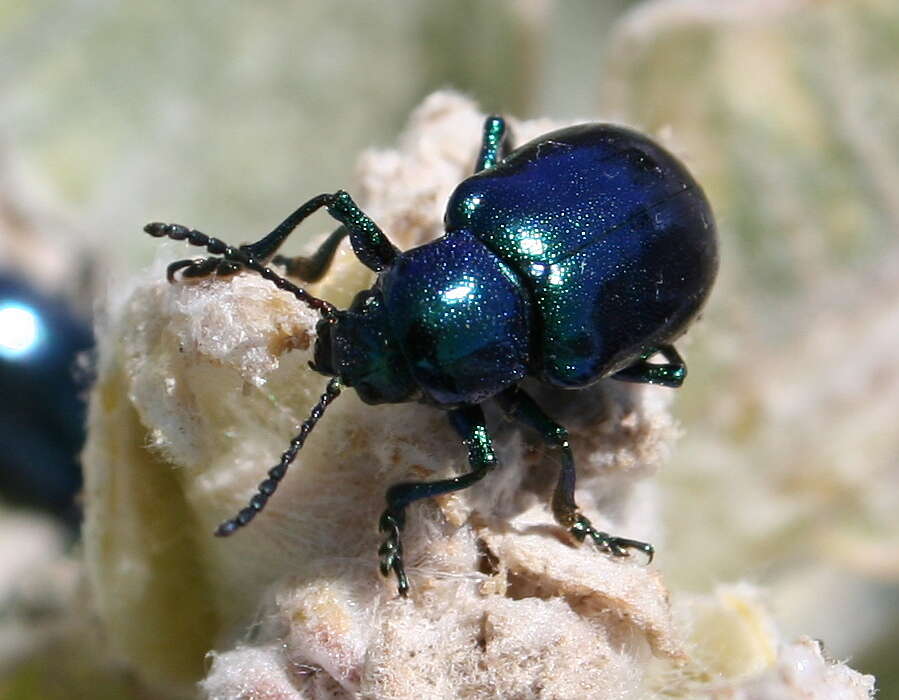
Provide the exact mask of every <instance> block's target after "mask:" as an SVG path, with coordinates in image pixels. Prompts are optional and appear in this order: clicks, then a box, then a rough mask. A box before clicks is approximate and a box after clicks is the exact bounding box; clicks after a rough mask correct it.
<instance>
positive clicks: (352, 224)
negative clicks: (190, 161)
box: [168, 190, 397, 281]
mask: <svg viewBox="0 0 899 700" xmlns="http://www.w3.org/2000/svg"><path fill="white" fill-rule="evenodd" d="M322 208H325V209H327V211H328V213H329V214H330V215H331V216H332V217H333V218H334V219H336V220H337V221H339V222H340V223H341V224H342V226H340V228H338V229H337V230H336V231H334V232H333V233H332V234H331V235H330V236H329V237H328V238H327V239H326V240H325V241H324V243H322V245H321V246H320V247H319V249H318V251H316V252H315V253H314V254H313V255H312V256H311V257H308V258H306V257H299V258H285V257H283V256H278V259H277V261H278V262H279V263H282V264H286V265H287V267H288V272H290V273H291V274H297V273H298V274H299V276H300V278H301V279H305V280H306V281H314V280H315V279H318V278H319V277H321V276H322V274H324V272H325V270H326V269H327V267H328V265H330V263H331V260H332V259H333V258H334V253H335V252H336V251H337V246H338V244H339V243H340V241H341V240H342V239H343V238H344V237H345V236H347V235H348V236H349V237H350V241H351V242H352V244H353V251H354V252H355V253H356V257H358V258H359V260H360V261H361V262H362V264H363V265H365V266H366V267H368V268H370V269H372V270H374V271H375V272H380V271H381V270H383V269H384V268H385V267H388V266H389V265H390V264H391V263H392V262H393V259H394V258H395V257H396V254H397V249H396V248H395V247H394V245H393V244H392V243H391V242H390V241H389V240H388V238H387V236H385V235H384V232H383V231H381V229H380V228H378V226H377V224H375V222H374V221H372V220H371V219H370V218H369V217H368V216H367V215H366V214H365V213H364V212H363V211H362V210H361V209H360V208H359V207H358V206H357V205H356V203H355V202H354V201H353V198H352V197H350V195H349V194H347V193H346V192H344V191H343V190H338V191H337V192H335V193H333V194H320V195H318V196H317V197H313V198H312V199H310V200H309V201H308V202H306V203H305V204H303V205H301V206H300V207H298V208H297V209H296V210H295V211H294V212H293V213H291V214H290V216H288V217H287V218H286V219H284V221H282V222H281V223H280V224H278V225H277V226H276V227H275V228H274V230H273V231H272V232H271V233H269V234H267V235H266V236H264V237H262V238H260V239H259V240H258V241H256V242H255V243H250V244H247V245H242V246H240V248H239V249H240V251H241V252H242V253H243V254H244V255H245V256H246V257H248V258H251V259H252V260H255V261H256V262H258V263H260V264H262V265H265V264H266V263H267V262H268V261H269V260H272V259H273V257H274V256H275V253H276V252H277V251H278V249H279V248H280V247H281V245H282V244H283V243H284V241H285V240H287V237H288V236H290V234H291V233H293V231H294V230H295V229H296V228H297V227H298V226H299V225H300V224H301V223H302V222H303V221H304V220H305V219H307V218H308V217H309V216H311V215H312V214H314V213H315V212H317V211H318V210H319V209H322ZM240 269H241V266H240V265H239V264H237V263H235V262H234V261H230V260H223V259H222V258H217V257H213V258H200V259H197V260H179V261H177V262H174V263H172V264H171V265H169V272H168V274H169V279H170V280H172V279H174V274H175V272H177V271H178V270H183V272H182V273H181V276H182V277H205V276H207V275H210V274H212V273H215V274H216V275H222V276H224V275H230V274H233V273H235V272H238V271H239V270H240Z"/></svg>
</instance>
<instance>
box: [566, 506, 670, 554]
mask: <svg viewBox="0 0 899 700" xmlns="http://www.w3.org/2000/svg"><path fill="white" fill-rule="evenodd" d="M568 531H569V532H570V533H571V535H572V536H573V537H574V538H575V539H576V540H577V541H578V542H583V541H584V540H585V539H587V537H589V538H590V539H592V540H593V543H594V544H595V545H596V547H597V548H598V549H599V550H600V551H601V552H605V553H606V554H611V555H612V556H615V557H629V556H630V554H631V550H637V551H639V552H642V553H643V554H644V555H646V558H647V562H646V563H647V564H651V563H652V559H653V556H654V555H655V548H654V547H653V546H652V545H651V544H649V543H648V542H641V541H640V540H631V539H628V538H626V537H614V536H612V535H610V534H609V533H607V532H602V531H600V530H597V529H596V528H594V527H593V525H591V524H590V521H589V520H588V519H587V518H586V517H584V516H583V515H580V514H578V516H577V520H576V521H575V523H574V525H572V526H571V527H570V528H569V529H568Z"/></svg>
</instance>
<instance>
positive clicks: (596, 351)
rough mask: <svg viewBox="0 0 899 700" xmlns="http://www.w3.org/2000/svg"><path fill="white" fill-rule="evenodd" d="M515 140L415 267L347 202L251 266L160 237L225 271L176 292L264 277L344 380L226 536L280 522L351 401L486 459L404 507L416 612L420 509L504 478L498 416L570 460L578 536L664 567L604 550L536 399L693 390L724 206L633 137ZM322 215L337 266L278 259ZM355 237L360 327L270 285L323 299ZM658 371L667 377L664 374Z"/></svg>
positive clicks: (390, 549)
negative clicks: (328, 273)
mask: <svg viewBox="0 0 899 700" xmlns="http://www.w3.org/2000/svg"><path fill="white" fill-rule="evenodd" d="M505 131H506V127H505V122H504V121H503V120H502V119H501V118H499V117H489V118H488V119H487V122H486V124H485V126H484V135H483V142H482V146H481V151H480V155H479V157H478V162H477V167H476V169H475V174H474V175H473V176H471V177H469V178H468V179H466V180H464V181H463V182H462V183H460V184H459V186H458V187H457V188H456V190H455V191H454V192H453V194H452V196H451V197H450V201H449V204H448V206H447V210H446V216H445V225H446V234H445V235H444V236H443V237H441V238H439V239H437V240H435V241H433V242H431V243H428V244H426V245H423V246H420V247H418V248H415V249H413V250H409V251H406V252H399V251H398V250H397V249H396V248H395V247H394V246H393V245H392V244H391V243H390V241H389V240H388V239H387V238H386V237H385V236H384V234H383V233H382V232H381V230H380V229H379V228H378V227H377V225H376V224H375V223H374V222H373V221H372V220H371V219H369V218H368V217H367V216H366V215H365V214H364V213H363V212H362V211H361V210H360V209H359V208H358V207H357V206H356V204H355V203H354V202H353V200H352V199H351V198H350V196H349V195H348V194H347V193H346V192H343V191H340V192H337V193H335V194H323V195H319V196H318V197H315V198H313V199H311V200H309V201H308V202H307V203H306V204H304V205H303V206H301V207H300V208H299V209H297V210H296V211H295V212H294V213H293V214H291V215H290V216H289V217H288V218H287V219H286V220H285V221H284V222H283V223H282V224H281V225H279V226H278V227H277V228H276V229H275V230H274V231H272V232H271V233H270V234H268V235H267V236H265V237H264V238H262V239H261V240H259V241H257V242H256V243H253V244H251V245H245V246H241V247H240V248H233V247H231V246H228V245H226V244H224V243H223V242H221V241H219V240H217V239H215V238H210V237H209V236H207V235H205V234H203V233H200V232H199V231H195V230H189V229H187V228H186V227H184V226H179V225H177V224H161V223H153V224H149V225H147V226H146V227H145V230H146V231H147V233H149V234H151V235H153V236H158V237H161V236H168V237H169V238H173V239H176V240H187V241H188V242H189V243H192V244H193V245H197V246H201V247H205V248H206V249H207V250H208V251H209V252H210V253H212V254H213V255H214V256H221V257H210V258H201V259H196V260H181V261H179V262H176V263H173V264H172V265H170V266H169V272H168V275H169V279H170V280H174V279H175V273H176V272H178V271H182V273H181V274H182V276H183V277H203V276H206V275H210V274H216V275H228V274H233V273H234V272H237V271H239V270H240V269H242V268H247V269H250V270H253V271H255V272H257V273H259V274H261V275H262V276H263V277H265V278H266V279H269V280H271V281H272V282H273V283H274V284H276V285H277V286H278V287H279V288H281V289H285V290H287V291H289V292H291V293H293V294H294V295H295V296H296V297H297V299H299V300H300V301H302V302H304V303H306V304H308V305H310V306H311V307H313V308H315V309H317V310H318V311H319V312H320V313H321V315H322V320H321V321H320V322H319V323H318V327H317V331H318V337H317V340H316V344H315V355H314V357H315V359H314V362H313V363H312V367H313V369H315V370H317V371H318V372H321V373H322V374H324V375H326V376H330V377H333V378H332V379H331V381H330V382H329V383H328V386H327V389H326V391H325V393H324V394H323V395H322V397H321V399H320V400H319V402H318V403H317V404H316V406H315V407H314V408H313V410H312V413H311V415H310V416H309V418H308V419H307V420H306V422H305V423H304V424H303V426H302V429H301V430H300V432H299V434H297V436H296V437H295V438H294V439H293V440H292V441H291V445H290V447H289V448H288V450H287V451H285V452H284V454H283V455H282V457H281V461H280V463H279V464H278V465H276V466H275V467H273V468H272V469H271V470H270V471H269V473H268V477H267V478H266V479H265V480H264V481H263V482H262V483H261V484H260V485H259V489H258V491H257V493H256V494H255V495H254V496H253V498H252V499H251V500H250V502H249V504H248V505H247V507H246V508H244V509H243V510H241V511H240V513H238V514H237V516H235V517H234V518H232V519H230V520H227V521H225V522H224V523H222V524H221V525H220V526H219V528H218V530H217V531H216V534H217V535H220V536H226V535H230V534H232V533H233V532H234V531H236V530H237V529H238V528H240V527H241V526H243V525H246V524H247V523H248V522H250V520H252V519H253V518H254V517H255V516H256V514H257V513H258V512H259V511H261V510H262V508H263V507H264V506H265V504H266V503H267V502H268V499H269V497H270V496H271V495H272V494H273V493H274V492H275V489H276V488H277V486H278V483H279V482H280V481H281V479H282V478H283V477H284V474H285V472H286V471H287V467H288V466H289V465H290V463H291V462H292V461H293V459H294V458H295V456H296V454H297V452H298V451H299V450H300V448H301V447H302V445H303V443H304V442H305V440H306V437H307V435H308V434H309V433H310V432H311V430H312V429H313V427H314V426H315V424H316V423H317V422H318V420H319V418H320V417H321V416H322V414H323V413H324V410H325V408H326V407H327V406H328V404H329V403H330V402H331V401H333V400H334V398H336V397H337V395H338V394H339V393H340V390H341V387H343V386H350V387H353V388H354V389H355V390H356V392H357V393H358V394H359V396H360V397H361V398H362V400H363V401H365V402H367V403H371V404H377V403H398V402H404V401H421V402H424V403H427V404H431V405H434V406H436V407H438V408H442V409H444V410H447V411H448V412H449V419H450V422H451V424H452V425H453V427H454V428H455V429H456V431H457V432H458V433H459V435H460V437H461V438H462V441H463V442H464V444H465V445H467V447H468V460H469V463H470V466H471V471H469V472H467V473H465V474H462V475H460V476H456V477H453V478H451V479H445V480H443V481H434V482H410V483H401V484H397V485H395V486H393V487H391V488H390V489H388V491H387V508H386V510H385V511H384V513H383V515H382V516H381V520H380V528H381V530H382V531H383V532H385V533H386V539H385V541H384V543H383V545H382V546H381V549H380V564H381V572H382V573H383V574H384V575H387V574H389V573H390V571H391V570H392V571H393V572H394V573H395V574H396V577H397V582H398V587H399V592H400V594H402V595H406V593H407V592H408V590H409V583H408V580H407V578H406V574H405V571H404V568H403V550H402V544H401V541H400V532H401V530H402V528H403V525H404V521H405V510H406V506H408V505H409V504H410V503H412V502H413V501H416V500H419V499H421V498H427V497H430V496H435V495H438V494H442V493H447V492H450V491H455V490H458V489H462V488H466V487H467V486H470V485H471V484H473V483H475V482H476V481H478V480H479V479H481V478H482V477H483V476H484V475H485V474H487V472H489V471H490V470H491V469H493V468H494V467H495V466H496V457H495V455H494V451H493V447H492V444H491V440H490V434H489V431H488V429H487V425H486V423H485V420H484V413H483V411H482V409H481V404H482V403H483V402H484V401H487V400H488V399H496V401H497V402H498V403H499V405H500V406H501V408H502V409H503V410H504V411H505V412H506V413H507V414H509V415H510V416H512V417H513V418H515V419H517V420H519V421H521V422H522V423H523V424H525V425H527V426H529V427H531V428H533V429H535V430H537V431H538V432H539V433H540V435H541V436H542V437H543V439H544V441H545V442H546V443H547V444H548V445H549V446H551V447H553V448H555V449H557V450H558V453H559V456H560V458H561V473H560V476H559V481H558V485H557V487H556V490H555V493H554V496H553V499H552V508H553V514H554V515H555V518H556V520H557V521H558V522H559V524H560V525H562V526H563V527H564V528H566V529H567V530H568V531H569V532H570V533H571V534H572V535H573V536H574V537H575V538H576V539H577V540H579V541H583V540H584V539H585V538H586V537H588V536H589V537H590V538H591V539H592V540H593V541H594V542H595V543H596V545H597V546H598V547H599V548H600V549H601V550H603V551H605V552H609V553H611V554H613V555H616V556H625V555H627V554H628V551H629V550H630V549H637V550H640V551H642V552H644V553H645V554H647V555H648V556H649V557H650V558H651V557H652V554H653V548H652V546H651V545H649V544H646V543H643V542H638V541H636V540H629V539H624V538H621V537H613V536H611V535H608V534H607V533H604V532H599V531H597V530H595V529H594V528H593V526H592V525H591V524H590V521H589V520H587V518H586V517H584V516H583V515H582V514H581V513H580V512H579V511H578V507H577V504H576V503H575V500H574V489H575V468H574V460H573V457H572V454H571V448H570V446H569V444H568V437H567V433H566V431H565V429H564V428H562V427H561V426H560V425H558V424H556V423H554V422H553V421H552V420H551V419H550V418H548V417H547V416H546V415H545V414H544V413H543V411H542V410H541V409H540V408H539V406H538V405H537V404H536V403H535V402H534V401H533V399H531V398H530V397H529V396H528V395H527V394H526V393H525V392H524V391H523V390H522V389H521V388H520V387H519V383H520V382H521V381H522V380H523V379H524V378H525V377H534V378H536V379H538V380H540V381H542V382H546V383H548V384H551V385H553V386H557V387H563V388H569V389H577V388H581V387H585V386H588V385H590V384H592V383H594V382H596V381H597V380H599V379H601V378H603V377H612V378H613V379H620V380H624V381H631V382H645V383H650V384H661V385H664V386H670V387H677V386H680V384H681V383H682V382H683V380H684V377H685V376H686V367H685V365H684V363H683V360H681V358H680V356H679V355H678V353H677V351H676V350H675V349H674V347H673V346H672V345H671V343H672V342H673V341H674V340H675V339H676V338H677V337H678V336H680V335H681V334H682V333H683V332H684V331H685V330H686V328H687V326H688V325H689V323H690V322H691V321H692V320H693V319H694V318H695V317H696V315H697V314H698V312H699V310H700V309H701V308H702V305H703V303H704V302H705V300H706V298H707V296H708V294H709V291H710V290H711V287H712V283H713V281H714V279H715V274H716V271H717V268H718V251H717V243H716V235H715V225H714V222H713V219H712V214H711V211H710V209H709V204H708V202H707V201H706V198H705V196H704V195H703V193H702V190H701V189H700V187H699V185H698V184H697V183H696V182H695V180H693V178H692V177H691V176H690V174H689V173H688V172H687V171H686V169H685V168H684V166H683V165H681V163H680V162H678V160H677V159H676V158H674V157H673V156H672V155H671V154H670V153H668V152H667V151H665V150H664V149H662V148H661V147H660V146H659V145H657V144H656V143H654V142H653V141H651V140H650V139H648V138H646V137H645V136H642V135H640V134H638V133H636V132H634V131H631V130H629V129H624V128H621V127H617V126H610V125H606V124H585V125H581V126H575V127H570V128H567V129H560V130H558V131H554V132H552V133H549V134H546V135H544V136H541V137H540V138H538V139H536V140H534V141H531V142H530V143H527V144H525V145H524V146H521V147H520V148H517V149H515V150H510V149H509V148H508V147H507V146H506V145H505V144H506V139H504V136H505ZM322 207H324V208H326V209H327V211H328V212H329V213H330V214H331V216H333V217H334V218H335V219H337V220H338V221H339V222H340V223H341V224H342V225H341V226H340V228H338V229H337V230H336V231H334V233H333V234H331V236H330V237H329V238H328V239H327V240H326V241H325V243H324V244H323V245H322V246H321V247H320V248H319V250H318V251H317V252H316V253H315V254H314V255H312V256H311V257H298V258H284V257H282V256H278V255H275V253H276V251H277V249H278V247H279V246H280V245H281V243H283V241H284V240H285V239H286V238H287V236H288V235H289V234H290V233H291V232H292V231H293V230H294V229H295V228H296V227H297V225H299V223H300V222H301V221H302V220H303V219H305V218H306V217H307V216H309V215H310V214H312V213H313V212H315V211H316V210H318V209H320V208H322ZM345 236H349V237H350V241H351V243H352V246H353V250H354V251H355V253H356V255H357V256H358V258H359V259H360V260H361V261H362V262H363V263H364V264H365V265H367V266H368V267H369V268H371V269H372V270H374V271H375V272H377V273H378V277H377V280H376V281H375V284H374V285H373V286H372V288H371V289H368V290H365V291H362V292H359V294H357V295H356V298H355V299H354V300H353V303H352V304H351V306H350V308H349V309H347V310H346V311H339V310H337V309H336V308H334V307H333V306H332V305H331V304H329V303H328V302H326V301H323V300H321V299H317V298H316V297H313V296H312V295H310V294H309V293H308V292H306V291H305V290H303V289H300V288H299V287H296V286H295V285H293V284H292V283H291V282H289V281H287V280H286V279H284V278H283V277H281V276H280V275H278V274H276V273H275V272H273V271H272V270H271V269H270V268H268V267H266V264H267V263H268V262H269V261H271V262H273V263H275V264H279V265H283V266H285V268H286V270H287V274H288V275H292V276H296V277H299V278H301V279H303V280H306V281H314V280H316V279H318V278H319V277H321V275H322V274H323V273H324V271H325V270H326V269H327V267H328V265H329V263H330V261H331V260H332V259H333V256H334V252H335V250H336V248H337V245H338V243H339V242H340V241H341V240H342V239H343V238H344V237H345ZM656 354H660V355H661V356H662V357H663V358H664V360H665V362H664V363H663V364H660V363H651V362H649V359H650V358H651V357H652V356H653V355H656Z"/></svg>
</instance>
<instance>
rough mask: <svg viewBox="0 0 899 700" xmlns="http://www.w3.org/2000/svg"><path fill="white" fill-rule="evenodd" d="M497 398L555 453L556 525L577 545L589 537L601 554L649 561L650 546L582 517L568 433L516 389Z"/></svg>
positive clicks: (513, 416) (553, 503)
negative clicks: (636, 555)
mask: <svg viewBox="0 0 899 700" xmlns="http://www.w3.org/2000/svg"><path fill="white" fill-rule="evenodd" d="M496 398H497V401H498V402H499V405H500V407H501V408H502V409H503V411H505V412H506V413H507V414H508V415H509V416H511V417H512V418H514V419H515V420H517V421H519V422H521V423H523V424H524V425H526V426H528V427H530V428H532V429H534V430H536V431H537V432H538V433H539V434H540V436H541V437H542V438H543V441H544V442H545V443H546V444H547V445H549V446H550V447H552V448H554V449H556V450H558V453H559V458H560V461H561V470H560V472H559V480H558V482H557V483H556V489H555V491H554V492H553V498H552V511H553V516H554V517H555V519H556V522H558V523H559V524H560V525H561V526H562V527H564V528H565V529H566V530H568V532H569V533H571V535H572V537H574V538H575V539H576V540H577V541H578V542H583V541H584V540H585V539H587V537H589V538H590V539H592V540H593V542H594V543H595V544H596V546H597V547H599V549H600V550H602V551H603V552H608V553H609V554H613V555H614V556H616V557H624V556H628V555H629V553H630V551H629V550H631V549H636V550H639V551H640V552H643V554H645V555H646V556H647V557H648V558H649V561H652V557H653V554H654V553H655V550H654V549H653V546H652V545H651V544H648V543H646V542H640V541H639V540H631V539H627V538H625V537H614V536H612V535H610V534H608V533H607V532H602V531H600V530H597V529H596V528H594V527H593V525H592V524H591V523H590V520H589V519H587V517H586V516H585V515H583V514H581V512H580V510H579V509H578V507H577V502H576V501H575V499H574V489H575V484H576V472H575V466H574V455H572V453H571V446H570V445H569V444H568V431H567V430H565V428H563V427H562V426H561V425H559V424H558V423H555V422H553V421H552V420H550V418H549V417H548V416H547V415H546V414H545V413H544V412H543V410H542V409H541V408H540V406H538V405H537V402H536V401H534V400H533V399H532V398H531V397H530V396H528V394H526V393H525V392H524V391H523V390H521V389H519V388H518V387H512V388H510V389H506V390H505V391H503V392H502V393H500V394H499V395H498V396H497V397H496Z"/></svg>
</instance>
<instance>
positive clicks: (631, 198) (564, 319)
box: [446, 124, 718, 387]
mask: <svg viewBox="0 0 899 700" xmlns="http://www.w3.org/2000/svg"><path fill="white" fill-rule="evenodd" d="M446 225H447V230H448V231H449V232H453V231H458V230H466V231H471V232H472V233H474V234H475V236H477V238H478V239H479V240H481V241H483V242H484V244H485V245H487V246H488V247H489V248H490V249H491V250H492V251H493V252H494V253H495V254H496V255H497V256H499V257H500V258H501V259H503V260H504V261H506V262H507V263H509V264H510V265H511V266H512V268H513V269H514V270H515V271H516V272H517V273H518V274H519V275H520V276H521V278H522V282H523V284H525V286H526V287H527V288H528V290H529V292H530V295H531V298H532V300H533V302H534V303H535V304H536V306H537V308H538V309H539V317H540V321H541V324H540V327H539V331H538V332H539V337H538V338H535V339H534V344H533V345H532V353H533V354H534V356H535V357H536V358H539V359H538V360H537V364H538V365H539V368H540V369H539V374H540V376H541V378H542V379H544V380H545V381H548V382H550V383H553V384H556V385H560V386H566V387H579V386H585V385H587V384H590V383H592V382H594V381H596V380H597V379H598V378H600V377H602V376H606V375H608V374H612V373H614V372H615V371H616V370H619V369H623V368H625V367H626V366H628V365H629V364H631V363H633V362H635V361H637V360H639V359H640V358H641V357H643V356H645V355H646V354H647V353H652V352H655V351H656V350H657V349H659V347H660V346H661V345H664V344H666V343H670V342H671V340H673V339H674V338H676V337H677V336H679V335H680V334H681V333H682V332H683V331H684V330H685V329H686V327H687V324H688V323H689V321H690V320H691V319H692V318H693V317H694V316H695V315H696V313H697V312H698V310H699V309H700V307H701V306H702V304H703V302H704V301H705V299H706V297H707V295H708V293H709V291H710V289H711V287H712V282H713V280H714V278H715V273H716V270H717V263H718V256H717V247H716V243H715V230H714V223H713V219H712V216H711V212H710V210H709V205H708V202H707V201H706V199H705V196H704V195H703V193H702V190H701V189H700V188H699V186H698V185H697V184H696V182H695V181H694V180H693V178H692V177H691V176H690V174H689V173H688V172H687V171H686V169H685V168H684V167H683V166H682V165H681V164H680V163H679V162H678V161H677V160H676V159H675V158H674V157H673V156H671V155H670V154H669V153H667V152H666V151H664V150H663V149H662V148H661V147H659V146H658V145H656V144H655V143H653V142H652V141H650V140H649V139H647V138H646V137H645V136H642V135H640V134H638V133H636V132H633V131H630V130H628V129H623V128H621V127H614V126H608V125H597V124H592V125H584V126H577V127H572V128H569V129H562V130H560V131H556V132H553V133H551V134H547V135H545V136H543V137H541V138H540V139H538V140H536V141H534V142H532V143H530V144H527V145H525V146H522V147H521V148H519V149H516V150H515V151H514V152H513V153H511V154H510V155H509V156H508V157H507V158H505V159H504V160H503V161H502V162H501V163H499V164H498V165H497V166H496V167H495V168H492V169H490V170H486V171H484V172H481V173H478V174H476V175H474V176H472V177H470V178H468V179H467V180H465V181H464V182H462V183H461V184H460V185H459V187H458V188H457V189H456V191H455V192H454V194H453V196H452V198H451V199H450V202H449V205H448V207H447V215H446Z"/></svg>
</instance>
